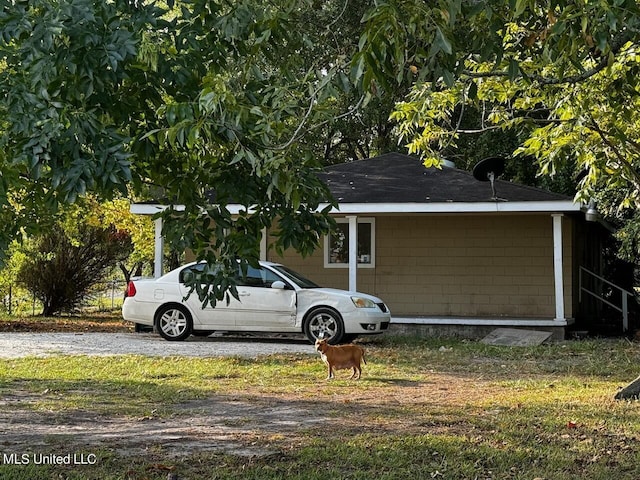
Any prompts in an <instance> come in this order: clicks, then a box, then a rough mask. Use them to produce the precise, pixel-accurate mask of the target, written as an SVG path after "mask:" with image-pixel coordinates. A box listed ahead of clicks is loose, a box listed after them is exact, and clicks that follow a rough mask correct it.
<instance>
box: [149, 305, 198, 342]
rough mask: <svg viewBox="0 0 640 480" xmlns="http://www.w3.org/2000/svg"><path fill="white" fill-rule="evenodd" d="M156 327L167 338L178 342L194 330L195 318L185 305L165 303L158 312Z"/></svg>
mask: <svg viewBox="0 0 640 480" xmlns="http://www.w3.org/2000/svg"><path fill="white" fill-rule="evenodd" d="M156 328H157V329H158V333H159V334H160V336H161V337H162V338H164V339H165V340H169V341H176V342H178V341H181V340H184V339H186V338H188V337H189V336H190V335H191V333H192V332H193V319H192V318H191V314H190V313H189V311H188V310H187V309H186V308H185V307H183V306H181V305H165V306H163V307H162V308H160V309H159V310H158V313H157V314H156Z"/></svg>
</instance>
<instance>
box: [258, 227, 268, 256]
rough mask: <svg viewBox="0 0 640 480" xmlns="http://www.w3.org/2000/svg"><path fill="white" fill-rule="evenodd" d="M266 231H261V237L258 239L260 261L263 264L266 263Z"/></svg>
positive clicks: (264, 229)
mask: <svg viewBox="0 0 640 480" xmlns="http://www.w3.org/2000/svg"><path fill="white" fill-rule="evenodd" d="M268 234H269V233H268V231H267V229H266V228H263V229H262V237H260V260H262V261H263V262H266V261H267V235H268Z"/></svg>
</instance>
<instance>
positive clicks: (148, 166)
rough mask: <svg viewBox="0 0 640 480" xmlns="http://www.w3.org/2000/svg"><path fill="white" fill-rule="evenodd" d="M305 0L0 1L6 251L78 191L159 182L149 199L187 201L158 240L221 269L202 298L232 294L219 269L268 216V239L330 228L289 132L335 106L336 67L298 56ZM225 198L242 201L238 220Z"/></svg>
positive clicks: (104, 192)
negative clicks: (332, 100)
mask: <svg viewBox="0 0 640 480" xmlns="http://www.w3.org/2000/svg"><path fill="white" fill-rule="evenodd" d="M162 5H165V7H162ZM166 6H168V8H167V7H166ZM309 6H310V4H309V3H308V2H299V1H294V0H273V1H269V2H262V1H261V2H255V1H250V0H244V1H240V2H234V3H233V5H231V4H229V3H228V2H226V1H223V0H219V1H208V0H207V1H205V0H191V1H182V2H173V1H168V2H166V4H164V3H162V2H154V1H148V2H130V1H128V0H115V1H113V2H103V1H101V0H74V1H67V0H62V1H52V0H31V1H28V2H27V1H19V0H16V1H12V2H10V3H5V4H4V5H3V7H2V12H1V13H0V31H1V32H2V34H1V39H0V99H1V101H0V118H1V119H2V120H0V122H2V123H0V133H1V134H2V135H1V137H0V147H1V148H0V162H1V164H2V170H1V171H2V180H1V181H0V216H1V217H2V218H0V221H2V223H3V225H4V226H5V228H4V229H3V231H2V232H0V247H1V249H2V250H5V249H6V246H7V245H8V243H9V241H10V240H11V239H13V238H16V237H17V236H18V232H20V231H21V230H24V229H26V231H27V233H32V232H34V231H37V229H38V228H42V226H43V224H44V225H45V226H46V224H47V223H51V220H50V218H51V216H52V215H53V214H54V213H55V212H56V211H57V210H58V209H59V207H60V205H62V204H65V203H70V202H74V201H75V200H76V199H77V198H78V197H79V196H83V195H85V194H86V193H87V192H92V193H95V194H96V195H97V196H98V197H99V198H100V199H110V198H113V197H114V196H115V195H116V194H118V193H119V194H121V195H127V194H128V192H129V187H131V191H132V192H133V194H134V195H139V194H140V193H141V192H142V191H144V190H145V189H148V188H149V186H152V187H153V186H155V187H160V189H161V191H162V194H161V198H158V200H161V201H165V202H167V203H168V204H174V205H175V204H181V205H184V206H185V209H184V211H178V210H176V209H169V210H167V211H166V212H165V213H164V216H165V220H166V222H165V225H166V230H165V233H166V237H167V239H168V240H169V241H170V242H172V244H173V245H174V247H176V248H180V247H184V246H189V247H191V248H192V249H193V250H194V251H195V253H196V255H197V257H198V258H199V259H201V260H207V261H208V262H210V263H218V264H220V265H222V267H223V268H219V269H217V270H216V272H217V273H216V276H215V278H214V279H213V280H212V285H211V288H210V289H207V290H206V291H200V292H199V293H201V294H202V296H203V298H205V299H206V300H208V301H211V302H212V303H213V302H215V301H216V299H220V298H222V297H223V296H224V294H225V293H226V292H227V290H228V289H231V292H232V293H233V291H234V286H233V284H232V283H229V282H228V281H226V280H225V281H224V282H223V281H222V280H223V277H225V276H229V275H230V272H231V271H234V270H235V268H236V259H237V258H241V259H243V261H245V260H246V261H247V262H255V261H257V259H258V252H259V239H260V237H261V232H262V229H263V228H273V229H274V231H275V233H276V241H275V245H274V247H275V248H278V249H284V248H288V247H293V248H296V249H297V250H298V251H300V252H301V253H303V254H305V253H309V252H310V251H311V250H312V249H314V248H315V247H316V246H317V244H318V239H319V238H320V237H321V235H322V233H324V232H326V231H327V230H328V228H329V226H330V225H331V220H330V218H329V216H328V210H324V211H323V212H320V213H318V212H317V209H318V206H319V204H320V202H325V201H327V200H329V199H330V198H329V197H330V196H329V193H328V190H327V189H326V187H325V186H324V185H323V184H322V183H321V182H320V180H319V179H318V178H317V176H316V175H315V173H316V170H317V169H318V167H319V165H318V163H317V162H316V161H315V160H314V158H313V156H312V155H311V153H310V150H309V149H308V148H305V147H304V145H303V144H302V143H301V142H300V139H301V138H302V137H303V136H304V135H305V134H307V132H308V128H309V126H310V125H315V126H317V125H320V124H322V122H323V121H325V120H326V119H327V118H330V117H329V115H330V114H329V112H327V111H326V110H323V108H321V106H322V105H324V102H325V100H326V99H327V98H329V97H331V95H333V93H334V92H335V91H336V85H335V84H334V83H332V80H333V79H334V74H335V72H336V71H337V70H339V69H341V68H344V67H345V63H344V62H343V63H342V64H340V65H334V66H331V65H324V64H322V63H313V65H311V66H307V63H306V62H305V61H303V59H304V58H305V46H306V45H307V42H308V39H307V38H306V37H305V33H304V31H302V30H301V29H300V28H299V27H300V25H299V24H298V23H297V22H296V20H297V19H299V17H300V13H301V12H302V11H303V10H304V8H305V7H309ZM301 66H302V67H301ZM212 189H213V190H215V206H212V204H211V200H212V198H211V197H210V193H211V190H212ZM156 190H158V189H156ZM230 202H233V203H239V204H241V205H244V206H245V209H244V210H243V211H242V212H240V214H239V215H238V217H237V218H232V215H231V213H230V212H229V210H228V209H227V207H226V205H227V204H228V203H230ZM195 281H196V283H197V279H196V280H195ZM197 284H198V285H200V283H197Z"/></svg>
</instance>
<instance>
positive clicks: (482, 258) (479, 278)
mask: <svg viewBox="0 0 640 480" xmlns="http://www.w3.org/2000/svg"><path fill="white" fill-rule="evenodd" d="M571 221H572V220H571V219H570V218H569V217H567V216H565V217H563V262H564V263H563V271H564V292H565V313H566V316H567V317H571V316H572V303H573V302H572V301H571V297H572V295H571V294H572V291H573V285H572V276H571V272H572V268H573V266H572V264H571V258H572V256H571V252H572V241H573V239H572V231H573V229H572V228H571ZM375 225H376V226H375V230H376V252H375V257H376V266H375V268H359V269H358V279H357V284H358V290H359V291H361V292H367V293H372V294H374V295H377V296H379V297H381V298H382V299H383V300H384V301H385V302H386V303H387V304H388V305H389V307H390V308H391V311H392V313H393V315H394V316H461V317H517V318H554V317H555V296H554V271H553V228H552V217H551V216H550V215H548V214H547V215H542V214H530V215H473V216H471V215H458V216H378V217H376V224H375ZM269 260H273V261H281V262H283V263H285V264H287V265H288V266H290V267H292V268H293V269H295V270H298V271H300V272H301V273H304V274H305V275H308V276H309V277H310V278H312V279H314V280H315V281H316V282H318V283H320V284H321V285H326V286H332V287H336V288H343V289H346V288H348V269H346V268H325V267H324V260H323V251H322V248H320V249H318V250H317V251H316V252H315V253H314V254H313V255H312V256H310V257H308V258H305V259H303V258H301V257H300V256H299V255H297V254H296V253H295V252H293V251H287V252H285V254H284V256H283V257H280V256H278V255H276V254H275V253H274V252H273V251H270V252H269Z"/></svg>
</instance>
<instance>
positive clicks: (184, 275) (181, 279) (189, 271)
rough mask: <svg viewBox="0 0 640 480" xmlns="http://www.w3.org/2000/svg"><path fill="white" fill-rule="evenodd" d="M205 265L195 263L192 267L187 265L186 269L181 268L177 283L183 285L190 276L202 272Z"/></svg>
mask: <svg viewBox="0 0 640 480" xmlns="http://www.w3.org/2000/svg"><path fill="white" fill-rule="evenodd" d="M206 265H207V264H206V263H196V264H194V265H189V266H188V267H186V268H183V269H182V270H181V271H180V277H179V279H178V281H179V282H180V283H185V281H186V280H187V278H188V277H189V275H190V274H192V273H197V272H202V271H203V270H204V267H205V266H206Z"/></svg>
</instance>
